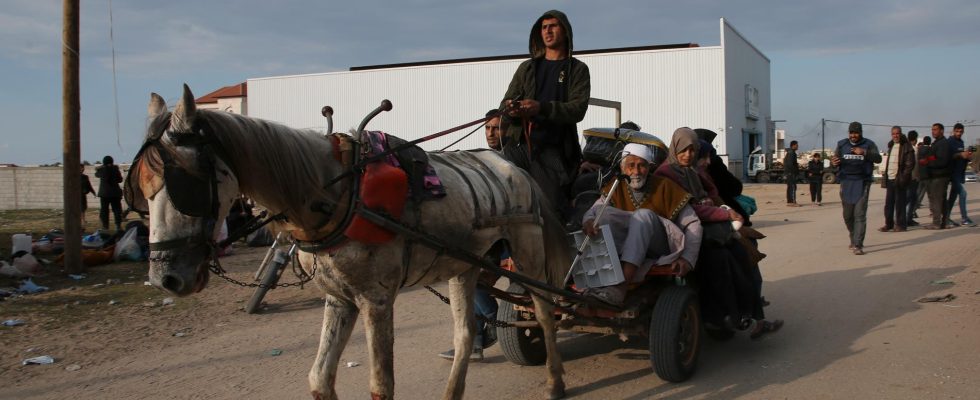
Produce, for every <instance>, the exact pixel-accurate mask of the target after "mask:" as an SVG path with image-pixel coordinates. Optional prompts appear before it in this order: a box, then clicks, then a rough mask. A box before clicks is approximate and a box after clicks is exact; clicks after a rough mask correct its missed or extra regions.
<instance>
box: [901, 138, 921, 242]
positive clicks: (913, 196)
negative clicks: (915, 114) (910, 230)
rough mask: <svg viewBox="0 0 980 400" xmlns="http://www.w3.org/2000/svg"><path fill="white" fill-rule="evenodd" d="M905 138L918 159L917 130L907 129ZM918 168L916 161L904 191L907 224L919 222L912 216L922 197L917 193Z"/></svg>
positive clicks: (914, 215) (913, 224) (911, 224)
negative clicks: (910, 180)
mask: <svg viewBox="0 0 980 400" xmlns="http://www.w3.org/2000/svg"><path fill="white" fill-rule="evenodd" d="M906 138H908V141H909V146H910V147H912V152H913V153H914V154H915V159H916V161H918V160H919V147H920V144H919V132H916V131H914V130H912V131H909V133H908V135H906ZM920 168H921V167H920V166H919V163H918V162H916V163H915V167H913V168H912V182H911V183H909V187H908V189H907V190H906V193H905V199H906V200H907V201H908V210H907V211H906V213H905V222H906V223H907V224H908V226H916V225H919V223H918V222H915V220H914V219H913V218H916V217H917V215H916V214H915V210H916V209H918V208H919V203H920V202H922V197H920V195H921V193H919V184H920V182H919V175H920V172H919V169H920Z"/></svg>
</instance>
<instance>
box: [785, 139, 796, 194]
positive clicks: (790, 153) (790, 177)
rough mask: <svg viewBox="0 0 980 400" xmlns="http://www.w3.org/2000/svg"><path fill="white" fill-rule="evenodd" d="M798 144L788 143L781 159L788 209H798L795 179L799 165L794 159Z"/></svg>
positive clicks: (794, 142)
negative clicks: (784, 154)
mask: <svg viewBox="0 0 980 400" xmlns="http://www.w3.org/2000/svg"><path fill="white" fill-rule="evenodd" d="M799 148H800V144H799V143H797V142H796V141H795V140H794V141H792V142H789V148H788V149H786V156H785V157H783V174H784V175H783V177H784V178H786V205H787V206H789V207H799V206H800V205H799V204H797V203H796V179H797V178H798V177H799V174H800V163H799V161H797V159H796V149H799Z"/></svg>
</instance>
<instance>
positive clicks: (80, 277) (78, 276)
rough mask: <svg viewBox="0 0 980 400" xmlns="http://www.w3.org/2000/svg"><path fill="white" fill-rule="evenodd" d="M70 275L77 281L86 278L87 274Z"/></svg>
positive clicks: (69, 275)
mask: <svg viewBox="0 0 980 400" xmlns="http://www.w3.org/2000/svg"><path fill="white" fill-rule="evenodd" d="M68 277H69V278H71V279H74V280H76V281H80V280H82V279H85V278H86V277H85V274H68Z"/></svg>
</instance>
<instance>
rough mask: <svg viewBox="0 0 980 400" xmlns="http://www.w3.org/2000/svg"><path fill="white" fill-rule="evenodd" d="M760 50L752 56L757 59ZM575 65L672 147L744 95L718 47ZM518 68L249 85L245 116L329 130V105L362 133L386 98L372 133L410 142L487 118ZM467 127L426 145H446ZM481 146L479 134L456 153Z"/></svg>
mask: <svg viewBox="0 0 980 400" xmlns="http://www.w3.org/2000/svg"><path fill="white" fill-rule="evenodd" d="M723 25H724V23H723ZM754 54H755V53H753V55H748V57H749V58H751V57H758V55H754ZM579 59H581V60H582V61H583V62H585V63H586V64H587V65H588V66H589V70H590V73H591V77H592V97H595V98H601V99H606V100H613V101H619V102H621V103H622V106H623V114H622V115H623V120H624V121H625V120H632V121H634V122H636V123H638V124H639V125H640V126H641V127H642V128H643V130H644V131H646V132H649V133H653V134H656V135H658V136H659V137H660V138H661V139H663V140H664V141H665V142H668V143H669V140H670V135H671V133H672V132H673V130H674V129H676V128H678V127H681V126H690V127H693V128H698V127H703V128H709V129H712V130H715V131H716V132H718V133H719V134H721V135H724V134H725V133H726V132H727V131H728V130H727V129H726V128H727V125H728V124H727V122H728V121H727V119H726V112H730V111H731V107H729V108H728V109H727V110H726V100H725V99H726V97H731V96H739V97H741V96H744V93H743V91H742V90H741V89H740V90H739V91H737V92H735V93H726V87H725V85H726V81H725V79H726V71H725V69H726V65H725V63H726V56H725V51H724V49H723V48H722V47H720V46H715V47H697V48H684V49H668V50H652V51H635V52H622V53H612V54H591V55H585V56H581V57H579ZM520 62H521V60H509V61H488V62H477V63H464V64H449V65H435V66H417V67H406V68H393V69H382V70H369V71H351V72H335V73H324V74H311V75H301V76H282V77H269V78H258V79H250V80H249V81H248V86H249V88H248V89H249V98H248V103H249V104H248V107H249V115H251V116H254V117H259V118H264V119H270V120H274V121H279V122H282V123H285V124H286V125H289V126H293V127H298V128H318V129H324V128H325V125H326V123H325V121H324V119H323V117H322V116H321V115H320V108H321V107H322V106H324V105H330V106H332V107H333V108H334V109H335V119H334V121H335V129H334V130H338V131H346V130H348V129H351V128H354V127H356V126H357V124H358V123H359V122H360V120H361V118H362V117H363V116H364V115H366V114H367V113H368V112H369V111H370V110H372V109H373V108H374V107H376V106H377V105H378V104H379V103H380V101H381V100H382V99H384V98H387V99H389V100H391V101H392V103H393V104H394V110H393V111H392V112H389V113H385V114H382V115H381V116H379V117H377V118H376V119H375V120H374V121H373V122H372V123H371V124H370V125H369V129H374V130H383V131H386V132H389V133H391V134H394V135H397V136H400V137H402V138H405V139H409V140H411V139H415V138H419V137H422V136H425V135H428V134H431V133H434V132H437V131H440V130H443V129H446V128H449V127H452V126H455V125H459V124H462V123H464V122H469V121H471V120H474V119H477V118H480V117H482V116H483V115H484V113H485V112H486V111H487V110H488V109H490V108H491V107H495V106H496V105H497V104H498V103H499V102H500V100H501V99H502V97H503V94H504V92H505V91H506V89H507V85H508V84H509V83H510V79H511V77H512V75H513V73H514V70H515V69H516V68H517V65H518V64H519V63H520ZM741 62H744V60H742V59H741V58H734V59H729V60H728V64H729V65H728V66H727V68H739V66H737V65H733V64H735V63H741ZM766 62H767V63H768V61H766ZM767 65H768V64H767ZM748 68H749V67H741V69H748ZM766 78H767V81H766V82H765V92H764V93H763V96H765V97H766V100H765V104H766V114H767V115H768V102H769V100H768V96H769V91H768V69H767V70H766ZM760 89H761V87H760ZM740 115H741V114H740ZM614 124H615V113H614V111H613V110H610V109H605V108H599V107H590V109H589V111H588V113H587V114H586V117H585V120H583V121H582V122H581V123H579V126H578V127H579V129H580V130H583V129H586V128H590V127H611V126H613V125H614ZM471 129H472V128H470V129H467V130H466V131H464V132H463V133H457V134H452V135H449V136H446V137H443V138H440V139H437V140H433V141H431V142H427V143H425V144H423V146H422V147H423V148H425V149H427V150H437V149H441V148H442V147H444V146H446V145H448V144H449V143H451V142H453V141H455V140H457V139H459V138H460V137H461V136H462V135H463V134H464V133H465V132H469V131H470V130H471ZM740 134H741V133H740V131H739V135H740ZM737 143H740V142H736V141H731V140H717V141H716V142H715V144H716V147H717V148H718V151H719V153H721V154H726V153H728V152H729V149H728V147H729V146H732V145H736V144H737ZM485 146H486V142H485V139H484V137H483V131H482V129H480V130H479V131H478V132H476V133H474V134H473V135H472V136H470V137H469V138H468V139H466V140H464V141H462V142H461V143H460V144H458V145H456V146H454V147H453V149H469V148H479V147H485ZM738 152H739V153H741V149H738Z"/></svg>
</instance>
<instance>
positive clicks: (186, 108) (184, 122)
mask: <svg viewBox="0 0 980 400" xmlns="http://www.w3.org/2000/svg"><path fill="white" fill-rule="evenodd" d="M196 116H197V108H196V107H195V106H194V94H193V93H191V88H189V87H187V84H186V83H185V84H184V95H183V96H181V98H180V101H179V102H177V107H175V108H174V112H173V114H171V116H170V129H172V130H173V131H175V132H188V131H190V130H191V127H192V126H194V118H195V117H196Z"/></svg>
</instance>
